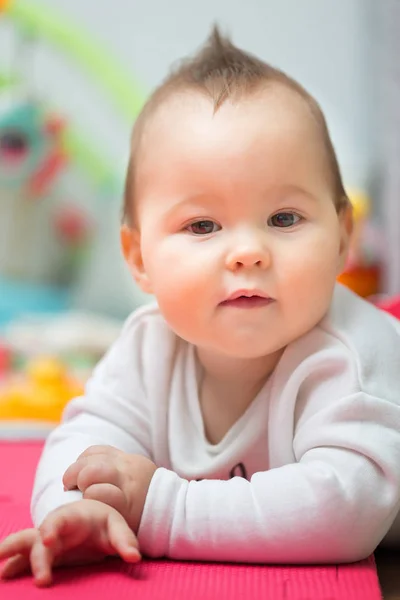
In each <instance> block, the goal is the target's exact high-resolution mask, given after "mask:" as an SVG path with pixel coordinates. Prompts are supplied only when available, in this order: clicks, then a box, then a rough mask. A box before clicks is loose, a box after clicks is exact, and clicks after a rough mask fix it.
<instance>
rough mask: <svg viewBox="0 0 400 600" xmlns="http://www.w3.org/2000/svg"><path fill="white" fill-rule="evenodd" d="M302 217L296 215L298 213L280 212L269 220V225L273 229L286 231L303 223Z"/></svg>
mask: <svg viewBox="0 0 400 600" xmlns="http://www.w3.org/2000/svg"><path fill="white" fill-rule="evenodd" d="M301 219H302V218H301V217H300V216H299V215H296V213H292V212H280V213H276V215H273V216H272V217H270V219H268V225H270V226H272V227H279V228H280V229H284V228H287V227H293V226H294V225H297V223H299V221H301Z"/></svg>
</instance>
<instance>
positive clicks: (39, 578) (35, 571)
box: [31, 540, 54, 587]
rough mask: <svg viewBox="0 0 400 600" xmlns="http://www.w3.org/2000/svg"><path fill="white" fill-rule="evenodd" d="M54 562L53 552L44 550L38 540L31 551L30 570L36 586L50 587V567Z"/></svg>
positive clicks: (48, 549)
mask: <svg viewBox="0 0 400 600" xmlns="http://www.w3.org/2000/svg"><path fill="white" fill-rule="evenodd" d="M53 562H54V552H53V550H52V549H51V548H46V546H44V545H43V544H42V543H41V540H38V541H37V542H36V543H35V544H34V545H33V548H32V551H31V570H32V575H33V577H34V579H35V583H36V585H38V586H40V587H42V586H46V585H50V583H51V580H52V573H51V570H52V566H53Z"/></svg>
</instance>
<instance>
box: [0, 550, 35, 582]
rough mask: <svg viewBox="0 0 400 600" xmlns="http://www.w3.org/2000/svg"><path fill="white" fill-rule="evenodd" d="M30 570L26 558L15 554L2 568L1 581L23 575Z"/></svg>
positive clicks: (27, 558)
mask: <svg viewBox="0 0 400 600" xmlns="http://www.w3.org/2000/svg"><path fill="white" fill-rule="evenodd" d="M29 570H30V562H29V557H28V556H23V555H22V554H17V555H16V556H13V557H12V558H9V559H8V560H7V562H6V563H5V564H4V565H3V566H2V569H1V572H0V578H1V579H12V578H13V577H16V576H17V575H20V574H22V573H25V572H27V571H29Z"/></svg>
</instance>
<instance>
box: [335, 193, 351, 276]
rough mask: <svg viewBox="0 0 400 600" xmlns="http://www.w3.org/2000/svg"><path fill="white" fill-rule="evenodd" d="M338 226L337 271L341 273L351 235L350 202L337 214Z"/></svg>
mask: <svg viewBox="0 0 400 600" xmlns="http://www.w3.org/2000/svg"><path fill="white" fill-rule="evenodd" d="M339 225H340V248H339V269H338V273H342V271H343V269H344V268H345V265H346V260H347V255H348V253H349V247H350V240H351V234H352V233H353V207H352V205H351V203H350V201H347V202H346V204H345V205H344V206H343V208H342V209H341V210H340V213H339Z"/></svg>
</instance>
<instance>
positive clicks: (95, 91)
mask: <svg viewBox="0 0 400 600" xmlns="http://www.w3.org/2000/svg"><path fill="white" fill-rule="evenodd" d="M214 22H218V23H219V25H220V26H221V28H222V29H223V31H225V32H227V33H229V34H230V35H231V36H232V38H233V40H234V42H235V43H236V44H237V45H239V46H241V47H243V48H245V49H246V50H248V51H250V52H253V53H255V54H257V55H258V56H260V57H261V58H263V59H264V60H266V61H268V62H270V63H271V64H273V65H275V66H277V67H279V68H281V69H283V70H284V71H286V72H287V73H288V74H289V75H292V76H293V77H294V78H296V79H297V80H299V81H300V82H301V83H302V84H303V85H304V86H305V87H306V88H307V89H308V90H309V91H310V92H311V93H312V94H313V95H314V96H315V97H316V98H317V99H318V101H319V102H320V104H321V106H322V108H323V110H324V112H325V115H326V117H327V121H328V125H329V128H330V131H331V134H332V138H333V141H334V145H335V148H336V151H337V154H338V158H339V162H340V165H341V169H342V173H343V177H344V181H345V185H346V187H347V189H348V192H349V195H350V197H351V200H352V202H353V204H354V211H355V217H356V228H355V235H354V241H353V246H352V251H351V256H350V258H349V262H348V265H347V267H346V270H345V272H344V273H343V274H342V276H341V278H340V279H341V280H342V281H343V282H344V283H345V284H346V285H349V286H350V287H352V288H353V289H354V290H355V291H356V292H357V293H359V294H360V295H362V296H364V297H368V298H373V299H375V298H376V297H381V296H384V297H392V296H395V295H396V294H399V293H400V203H399V196H400V175H399V173H400V169H399V159H400V65H399V64H398V60H397V57H398V56H399V50H400V41H399V40H398V36H397V33H396V30H398V28H399V26H400V4H399V3H398V2H397V1H396V0H385V2H376V0H340V1H337V0H302V1H301V2H299V1H298V0H279V2H278V1H277V0H248V1H247V2H246V3H245V2H243V0H203V1H202V2H196V3H194V2H186V1H184V0H170V1H169V2H164V1H163V0H146V1H142V2H137V1H134V0H131V1H128V0H113V2H98V3H94V2H93V1H92V0H0V377H1V376H2V377H3V387H2V388H0V401H1V399H2V398H3V401H2V403H1V402H0V419H1V418H2V419H3V420H6V419H14V418H16V417H18V418H21V419H24V418H25V417H26V415H30V416H32V415H33V416H35V418H36V419H37V420H41V422H47V421H49V420H50V421H51V419H57V418H58V416H59V410H60V409H61V407H62V404H63V402H64V401H65V399H66V398H69V397H70V396H71V395H74V394H76V391H77V389H80V385H81V383H82V381H83V380H84V379H85V377H86V375H87V374H88V373H89V372H90V369H91V368H92V366H93V364H94V363H95V361H96V360H97V359H98V357H99V356H101V355H102V353H104V351H105V349H106V348H107V346H108V345H109V343H110V342H111V341H112V340H113V339H114V337H115V336H116V335H117V332H118V329H119V327H120V323H121V321H122V319H124V318H125V317H126V316H127V314H128V313H129V312H130V311H131V310H132V309H133V308H135V307H137V306H139V305H140V304H142V303H144V302H147V301H149V300H152V299H151V298H149V297H145V296H144V295H143V294H141V293H140V292H139V290H138V289H137V288H136V286H135V285H134V284H133V282H132V281H131V278H130V276H129V274H128V272H127V270H126V269H125V267H124V264H123V261H122V257H121V254H120V250H119V239H118V232H119V220H120V207H121V202H122V190H123V178H124V172H125V168H126V165H127V159H128V145H129V135H130V130H131V126H132V123H133V122H134V119H135V117H136V115H137V114H138V111H139V110H140V108H141V106H142V104H143V102H144V101H145V99H146V97H147V95H148V94H149V93H150V92H151V91H152V89H153V88H154V87H155V86H156V85H157V84H158V83H160V81H161V80H162V79H163V78H164V76H165V75H166V73H167V71H168V69H169V68H170V67H171V65H172V64H173V63H174V62H175V61H176V60H178V59H179V58H181V57H183V56H185V55H187V54H188V53H191V52H193V51H194V50H195V49H196V48H197V47H198V46H199V45H201V44H202V43H203V41H204V40H205V38H206V37H207V35H208V33H209V30H210V27H211V25H212V24H213V23H214ZM16 374H17V378H16ZM10 378H11V379H10ZM18 386H19V387H18ZM21 386H22V387H21ZM1 389H3V397H2V396H1ZM61 391H62V393H61ZM46 394H47V395H46ZM55 395H56V396H57V397H58V398H62V400H60V401H59V402H58V404H56V405H54V397H55ZM45 397H46V398H48V400H47V401H46V402H47V404H46V402H45V401H44V400H43V398H45ZM27 403H28V404H29V403H30V404H29V407H28V408H27ZM33 406H34V408H32V407H33ZM2 411H3V412H2ZM7 411H8V412H7Z"/></svg>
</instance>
